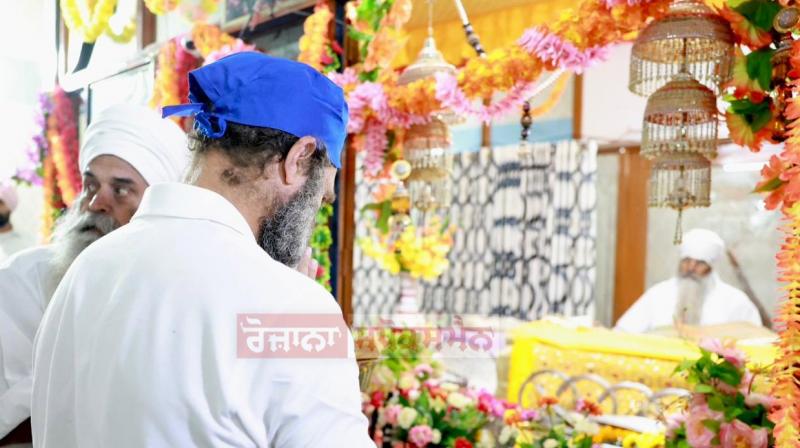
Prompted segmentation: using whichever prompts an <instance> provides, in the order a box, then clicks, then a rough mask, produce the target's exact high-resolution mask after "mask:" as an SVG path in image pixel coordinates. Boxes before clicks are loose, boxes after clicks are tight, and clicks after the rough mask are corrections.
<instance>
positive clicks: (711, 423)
mask: <svg viewBox="0 0 800 448" xmlns="http://www.w3.org/2000/svg"><path fill="white" fill-rule="evenodd" d="M720 425H721V423H720V422H718V421H716V420H703V426H705V427H706V428H708V429H710V430H712V431H714V432H719V427H720Z"/></svg>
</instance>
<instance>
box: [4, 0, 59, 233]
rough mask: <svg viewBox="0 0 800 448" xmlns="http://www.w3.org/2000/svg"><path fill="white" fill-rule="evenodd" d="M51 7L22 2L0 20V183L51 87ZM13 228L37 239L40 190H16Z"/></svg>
mask: <svg viewBox="0 0 800 448" xmlns="http://www.w3.org/2000/svg"><path fill="white" fill-rule="evenodd" d="M51 4H53V2H51V1H46V0H25V1H18V2H14V7H13V8H11V10H9V11H6V14H1V15H0V135H2V136H3V139H2V141H3V149H2V150H0V178H7V177H8V176H10V175H11V174H13V173H14V171H15V169H16V167H18V166H20V165H21V164H22V163H23V162H24V161H25V149H26V147H27V145H28V144H29V142H30V141H31V133H32V130H33V120H32V117H33V111H34V107H35V105H36V104H37V97H38V92H39V91H41V90H42V89H51V88H52V85H53V83H52V77H51V76H49V75H44V74H45V73H53V74H54V73H55V68H54V67H55V55H54V51H53V47H54V45H55V43H54V40H53V31H52V30H53V28H54V25H53V19H52V15H51V14H52V13H53V9H52V5H51ZM19 194H20V206H19V208H18V210H17V212H16V213H14V215H13V217H12V220H13V222H14V224H15V226H16V227H17V228H18V229H19V230H22V231H23V232H26V233H28V234H31V235H37V236H38V232H39V227H40V224H39V223H40V215H41V210H42V203H43V198H42V191H41V189H40V188H27V187H22V188H20V189H19Z"/></svg>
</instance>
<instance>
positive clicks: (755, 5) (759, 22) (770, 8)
mask: <svg viewBox="0 0 800 448" xmlns="http://www.w3.org/2000/svg"><path fill="white" fill-rule="evenodd" d="M733 10H734V11H736V12H738V13H739V14H741V15H743V16H744V18H745V19H747V21H748V22H750V23H752V24H753V25H754V26H756V27H757V28H760V29H761V30H763V31H770V30H771V29H772V22H773V20H775V15H776V14H778V12H779V11H780V10H781V6H780V5H779V4H778V2H773V1H771V0H750V1H747V2H744V3H741V4H740V5H739V6H736V7H734V8H733Z"/></svg>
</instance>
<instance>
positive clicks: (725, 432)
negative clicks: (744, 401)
mask: <svg viewBox="0 0 800 448" xmlns="http://www.w3.org/2000/svg"><path fill="white" fill-rule="evenodd" d="M719 440H720V443H721V444H722V448H767V443H768V442H769V435H768V434H767V429H766V428H759V429H757V430H754V429H753V428H751V427H750V426H748V425H747V424H746V423H744V422H742V421H740V420H734V421H733V422H731V423H723V424H722V426H720V428H719ZM690 443H691V442H690ZM692 446H694V445H692Z"/></svg>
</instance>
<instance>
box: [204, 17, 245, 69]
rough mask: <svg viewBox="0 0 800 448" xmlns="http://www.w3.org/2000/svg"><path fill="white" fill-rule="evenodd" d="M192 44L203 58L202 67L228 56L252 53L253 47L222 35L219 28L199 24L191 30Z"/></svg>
mask: <svg viewBox="0 0 800 448" xmlns="http://www.w3.org/2000/svg"><path fill="white" fill-rule="evenodd" d="M191 37H192V42H194V46H195V48H196V49H197V52H198V53H200V56H202V57H203V65H206V64H210V63H212V62H214V61H216V60H218V59H220V58H222V57H224V56H227V55H229V54H233V53H238V52H241V51H253V50H255V49H256V47H255V45H248V44H246V43H244V41H242V40H241V39H237V38H235V37H233V36H231V35H230V34H227V33H224V32H223V31H222V30H221V29H219V27H217V26H214V25H208V24H204V23H199V24H196V25H195V26H194V28H192V32H191Z"/></svg>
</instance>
